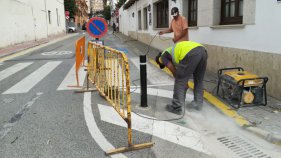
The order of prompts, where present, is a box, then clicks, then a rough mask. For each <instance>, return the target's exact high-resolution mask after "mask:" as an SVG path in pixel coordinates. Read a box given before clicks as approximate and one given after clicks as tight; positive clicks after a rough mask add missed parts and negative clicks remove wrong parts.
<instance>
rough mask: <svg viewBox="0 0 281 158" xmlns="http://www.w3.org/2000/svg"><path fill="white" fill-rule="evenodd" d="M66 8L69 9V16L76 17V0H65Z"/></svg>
mask: <svg viewBox="0 0 281 158" xmlns="http://www.w3.org/2000/svg"><path fill="white" fill-rule="evenodd" d="M64 9H65V11H69V16H70V17H74V16H75V13H76V11H77V6H76V3H75V0H64Z"/></svg>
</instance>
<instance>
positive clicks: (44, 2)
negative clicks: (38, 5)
mask: <svg viewBox="0 0 281 158" xmlns="http://www.w3.org/2000/svg"><path fill="white" fill-rule="evenodd" d="M44 3H45V15H46V26H47V38H48V37H49V24H48V15H47V6H46V0H44Z"/></svg>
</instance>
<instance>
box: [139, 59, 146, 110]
mask: <svg viewBox="0 0 281 158" xmlns="http://www.w3.org/2000/svg"><path fill="white" fill-rule="evenodd" d="M146 75H147V73H146V55H141V56H140V82H141V107H147V77H146Z"/></svg>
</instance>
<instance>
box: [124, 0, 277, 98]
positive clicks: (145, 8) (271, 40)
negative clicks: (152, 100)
mask: <svg viewBox="0 0 281 158" xmlns="http://www.w3.org/2000/svg"><path fill="white" fill-rule="evenodd" d="M172 7H178V8H179V10H180V14H182V15H184V16H185V17H186V18H187V19H188V22H189V39H190V40H192V41H197V42H200V43H202V44H204V45H205V47H206V48H207V50H208V54H209V59H208V67H207V69H208V71H211V72H216V71H217V70H218V69H219V68H224V67H235V66H241V67H243V68H244V69H246V70H248V71H250V72H253V73H256V74H257V75H259V76H267V77H269V82H268V84H267V88H268V90H267V91H268V93H269V94H270V95H271V96H273V97H276V98H279V99H281V84H279V82H280V81H279V79H281V73H280V71H281V45H280V43H281V29H280V28H281V20H279V19H280V18H279V17H278V15H281V3H280V2H278V0H270V1H268V0H231V1H228V0H207V1H206V0H128V1H127V2H126V4H125V5H123V7H122V8H120V10H119V21H120V24H119V27H120V31H121V32H122V33H124V34H125V35H128V36H131V37H133V38H135V39H137V40H139V41H142V42H144V43H147V44H148V43H149V42H150V40H151V39H152V38H153V37H154V35H156V33H157V32H159V31H160V30H162V29H163V28H168V27H169V23H170V21H171V20H172V17H171V15H170V10H171V8H172ZM172 37H173V34H172V33H171V34H168V35H163V36H162V38H159V37H158V36H157V37H156V38H155V40H154V41H153V42H152V46H153V47H155V48H158V49H160V50H163V49H164V48H166V47H168V46H171V45H173V42H172V40H165V38H172Z"/></svg>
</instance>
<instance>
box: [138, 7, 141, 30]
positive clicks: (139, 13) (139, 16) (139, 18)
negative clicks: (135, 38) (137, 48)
mask: <svg viewBox="0 0 281 158" xmlns="http://www.w3.org/2000/svg"><path fill="white" fill-rule="evenodd" d="M138 24H139V30H141V10H139V11H138Z"/></svg>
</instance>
